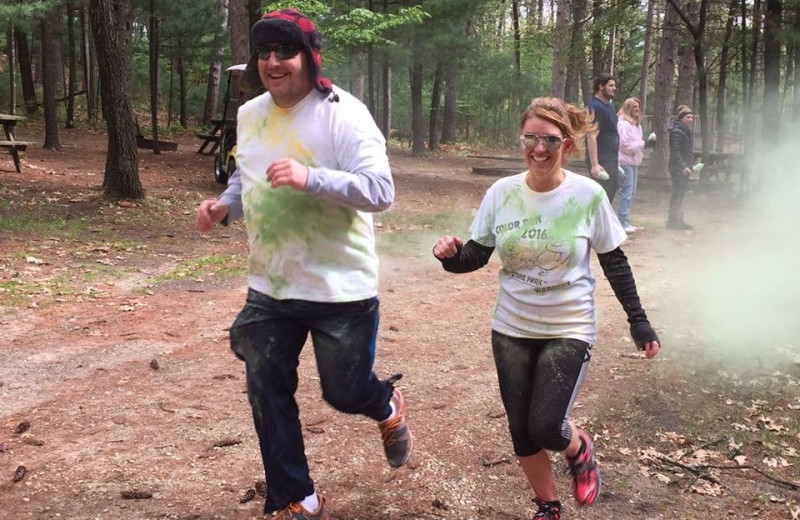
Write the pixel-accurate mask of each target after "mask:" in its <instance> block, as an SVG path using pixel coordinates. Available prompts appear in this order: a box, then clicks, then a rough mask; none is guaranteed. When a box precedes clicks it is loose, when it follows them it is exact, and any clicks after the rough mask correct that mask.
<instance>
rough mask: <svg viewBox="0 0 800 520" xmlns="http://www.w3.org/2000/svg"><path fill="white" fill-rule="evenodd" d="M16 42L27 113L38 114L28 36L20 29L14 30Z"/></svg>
mask: <svg viewBox="0 0 800 520" xmlns="http://www.w3.org/2000/svg"><path fill="white" fill-rule="evenodd" d="M14 40H15V42H16V44H17V55H18V59H19V79H20V82H21V83H22V99H23V100H24V101H25V113H27V114H28V115H32V114H34V113H35V112H36V106H37V103H36V87H35V86H34V83H33V60H32V58H31V52H30V49H29V48H28V35H27V34H26V33H24V32H22V31H21V30H19V29H18V28H14Z"/></svg>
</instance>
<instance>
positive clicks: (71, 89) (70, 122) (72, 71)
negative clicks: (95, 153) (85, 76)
mask: <svg viewBox="0 0 800 520" xmlns="http://www.w3.org/2000/svg"><path fill="white" fill-rule="evenodd" d="M67 57H68V60H69V81H68V84H67V121H66V125H65V126H66V127H67V128H74V127H75V90H76V87H77V83H78V65H77V59H76V52H75V10H74V9H73V8H72V2H68V3H67Z"/></svg>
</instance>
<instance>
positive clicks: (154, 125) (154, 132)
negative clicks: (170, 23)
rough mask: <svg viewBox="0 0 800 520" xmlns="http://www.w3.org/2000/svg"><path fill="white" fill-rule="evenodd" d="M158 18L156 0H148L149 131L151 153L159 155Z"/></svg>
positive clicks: (159, 75) (159, 79)
mask: <svg viewBox="0 0 800 520" xmlns="http://www.w3.org/2000/svg"><path fill="white" fill-rule="evenodd" d="M158 26H159V20H158V8H157V7H156V0H150V34H148V40H149V42H150V129H151V131H150V133H151V136H152V138H153V153H154V154H155V155H161V145H160V144H159V141H158V108H159V105H160V103H159V97H160V96H159V90H160V89H159V85H160V83H161V74H159V70H158V69H159V65H158V48H159V41H158V40H159V36H158V29H159V27H158Z"/></svg>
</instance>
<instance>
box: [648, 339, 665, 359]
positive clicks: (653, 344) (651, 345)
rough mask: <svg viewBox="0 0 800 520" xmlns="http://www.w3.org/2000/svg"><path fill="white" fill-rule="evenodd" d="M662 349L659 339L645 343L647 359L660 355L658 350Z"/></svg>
mask: <svg viewBox="0 0 800 520" xmlns="http://www.w3.org/2000/svg"><path fill="white" fill-rule="evenodd" d="M660 350H661V345H660V344H659V343H658V341H650V342H648V343H645V344H644V356H645V357H646V358H647V359H653V358H654V357H656V356H657V355H658V352H659V351H660Z"/></svg>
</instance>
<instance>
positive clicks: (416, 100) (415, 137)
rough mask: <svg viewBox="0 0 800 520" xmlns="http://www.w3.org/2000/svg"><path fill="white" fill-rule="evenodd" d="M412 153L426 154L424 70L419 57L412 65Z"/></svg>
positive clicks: (416, 57) (414, 58) (415, 58)
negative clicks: (423, 99) (423, 113)
mask: <svg viewBox="0 0 800 520" xmlns="http://www.w3.org/2000/svg"><path fill="white" fill-rule="evenodd" d="M410 72H411V143H412V145H411V151H412V153H413V154H414V155H424V154H425V118H424V116H423V115H422V112H423V111H422V85H423V83H424V79H425V78H424V76H423V73H424V69H423V65H422V61H421V59H420V58H419V56H416V55H415V56H414V57H413V62H412V65H411V70H410Z"/></svg>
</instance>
